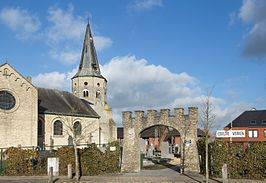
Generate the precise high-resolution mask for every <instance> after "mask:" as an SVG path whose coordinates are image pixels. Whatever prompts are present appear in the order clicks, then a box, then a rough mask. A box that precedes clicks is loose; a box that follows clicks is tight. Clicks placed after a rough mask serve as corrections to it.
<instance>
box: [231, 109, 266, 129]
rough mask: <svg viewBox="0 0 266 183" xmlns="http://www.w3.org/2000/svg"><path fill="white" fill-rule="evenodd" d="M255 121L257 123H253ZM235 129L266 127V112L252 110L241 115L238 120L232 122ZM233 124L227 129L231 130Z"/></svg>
mask: <svg viewBox="0 0 266 183" xmlns="http://www.w3.org/2000/svg"><path fill="white" fill-rule="evenodd" d="M251 121H255V123H254V122H253V123H252V122H251ZM232 126H233V127H263V128H265V127H266V110H250V111H245V112H243V113H242V114H240V115H239V116H238V117H237V118H236V119H234V120H233V121H232ZM230 127H231V123H229V124H228V125H226V128H230Z"/></svg>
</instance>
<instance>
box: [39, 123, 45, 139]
mask: <svg viewBox="0 0 266 183" xmlns="http://www.w3.org/2000/svg"><path fill="white" fill-rule="evenodd" d="M42 135H44V122H43V121H42V120H38V136H42Z"/></svg>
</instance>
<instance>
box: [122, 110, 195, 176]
mask: <svg viewBox="0 0 266 183" xmlns="http://www.w3.org/2000/svg"><path fill="white" fill-rule="evenodd" d="M122 120H123V121H122V122H123V126H124V146H123V156H122V167H121V171H122V172H139V171H140V134H141V132H142V131H143V130H145V129H147V128H149V127H151V126H155V125H165V126H169V127H173V128H175V129H176V130H178V131H179V133H180V136H181V139H182V142H188V143H186V145H184V147H182V148H185V149H184V151H182V152H184V155H185V163H184V164H185V171H191V172H199V159H198V149H197V123H198V108H196V107H189V108H188V115H185V114H184V109H183V108H176V109H174V115H170V110H169V109H161V110H160V113H159V114H158V113H157V111H156V110H148V112H147V115H145V113H144V111H135V116H132V112H123V113H122ZM183 144H185V143H183ZM182 156H183V154H182Z"/></svg>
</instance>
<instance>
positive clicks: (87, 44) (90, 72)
mask: <svg viewBox="0 0 266 183" xmlns="http://www.w3.org/2000/svg"><path fill="white" fill-rule="evenodd" d="M84 76H95V77H100V78H104V77H103V76H102V75H101V71H100V67H99V63H98V59H97V55H96V50H95V47H94V42H93V38H92V34H91V29H90V23H89V21H88V24H87V28H86V34H85V38H84V42H83V48H82V54H81V59H80V64H79V68H78V72H77V73H76V75H75V76H74V77H73V78H75V77H84ZM104 79H105V78H104Z"/></svg>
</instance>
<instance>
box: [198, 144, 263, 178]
mask: <svg viewBox="0 0 266 183" xmlns="http://www.w3.org/2000/svg"><path fill="white" fill-rule="evenodd" d="M209 147H210V148H209V153H210V156H209V158H210V160H209V161H210V165H211V166H209V171H210V175H212V176H215V177H221V176H222V166H223V164H227V167H228V174H229V177H230V178H248V179H264V178H266V174H265V173H266V144H265V143H263V142H254V143H250V145H249V147H244V145H243V143H235V142H233V143H229V142H225V141H223V140H216V141H215V142H214V143H210V144H209ZM198 151H199V155H200V156H201V161H200V170H201V173H203V174H204V173H205V143H204V139H200V140H199V141H198Z"/></svg>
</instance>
